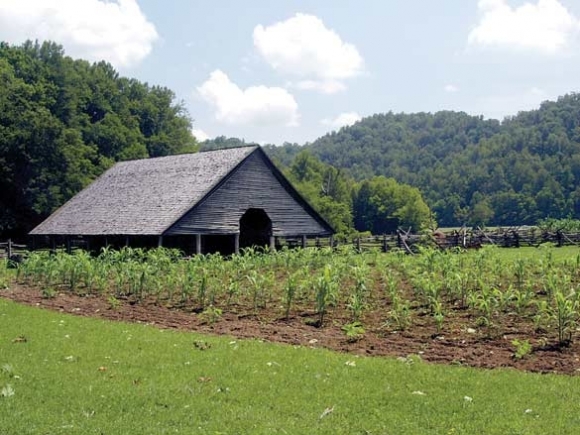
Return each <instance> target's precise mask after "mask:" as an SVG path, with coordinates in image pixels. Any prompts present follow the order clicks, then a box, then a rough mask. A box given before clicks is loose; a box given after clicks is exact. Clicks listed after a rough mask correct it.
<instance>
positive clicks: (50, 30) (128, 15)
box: [0, 0, 159, 67]
mask: <svg viewBox="0 0 580 435" xmlns="http://www.w3.org/2000/svg"><path fill="white" fill-rule="evenodd" d="M158 37H159V36H158V34H157V31H156V29H155V26H154V25H153V24H152V23H151V22H150V21H148V20H147V17H145V15H144V14H143V12H142V11H141V9H140V8H139V5H138V4H137V2H136V0H112V1H102V0H0V40H3V41H7V42H10V43H12V44H21V43H22V42H24V41H25V40H27V39H31V40H35V39H38V40H40V41H45V40H51V41H54V42H57V43H58V44H61V45H63V46H64V48H65V51H66V53H67V54H68V55H70V56H73V57H81V58H84V59H87V60H89V61H100V60H106V61H108V62H110V63H111V64H113V65H114V66H116V67H129V66H132V65H135V64H137V63H139V62H140V61H141V60H143V59H144V58H145V57H146V56H147V55H148V54H149V53H150V52H151V49H152V45H153V43H154V42H155V41H156V40H157V39H158Z"/></svg>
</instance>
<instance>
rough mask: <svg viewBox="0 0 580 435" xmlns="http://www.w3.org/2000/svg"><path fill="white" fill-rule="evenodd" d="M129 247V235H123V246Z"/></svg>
mask: <svg viewBox="0 0 580 435" xmlns="http://www.w3.org/2000/svg"><path fill="white" fill-rule="evenodd" d="M128 247H129V236H127V237H125V248H128Z"/></svg>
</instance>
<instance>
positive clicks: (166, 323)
mask: <svg viewBox="0 0 580 435" xmlns="http://www.w3.org/2000/svg"><path fill="white" fill-rule="evenodd" d="M0 297H3V298H6V299H11V300H14V301H16V302H19V303H23V304H27V305H32V306H38V307H42V308H46V309H50V310H55V311H59V312H65V313H69V314H73V315H78V316H87V317H97V318H104V319H109V320H114V321H124V322H139V323H147V324H151V325H154V326H156V327H159V328H172V329H180V330H186V331H196V332H203V333H211V334H215V335H228V336H233V337H236V338H254V339H261V340H266V341H271V342H278V343H286V344H292V345H301V346H308V347H323V348H327V349H332V350H336V351H339V352H348V353H352V354H359V355H367V356H390V357H408V356H409V355H419V356H420V357H421V358H422V359H423V360H424V361H428V362H433V363H440V364H453V365H465V366H470V367H480V368H489V369H492V368H499V367H512V368H514V369H518V370H525V371H531V372H539V373H564V374H570V375H572V374H577V373H580V345H579V344H578V343H577V342H572V343H570V344H569V345H567V346H558V345H555V343H556V342H557V340H556V339H555V337H553V336H550V335H547V334H546V333H545V332H542V333H538V332H537V331H534V330H533V328H532V326H531V325H530V324H526V323H525V322H522V321H520V320H519V319H518V317H517V316H515V315H514V316H512V317H509V318H504V319H502V322H501V324H502V330H501V331H497V330H489V329H486V328H477V329H475V328H473V324H474V321H473V319H472V318H470V317H469V316H468V314H466V313H462V312H460V311H458V312H457V313H455V314H454V315H453V316H452V318H451V319H450V320H449V321H448V322H447V324H446V326H445V327H444V328H443V330H442V331H441V332H440V334H433V331H434V328H433V323H432V320H431V319H429V318H427V316H425V319H421V318H420V317H419V318H417V319H415V321H414V322H413V325H412V326H411V327H409V328H408V329H406V330H405V331H396V330H393V329H392V328H390V327H388V325H385V324H384V319H383V320H381V319H380V318H378V317H377V318H373V316H372V315H368V316H366V317H365V318H364V320H363V323H364V325H365V333H364V334H363V336H362V337H361V338H359V339H355V340H352V339H351V340H349V339H347V337H346V336H345V333H344V332H343V331H342V329H341V327H342V325H344V324H345V323H348V319H341V318H339V317H337V316H334V317H333V316H332V315H329V317H328V318H327V320H326V321H325V325H324V327H318V326H316V325H315V323H316V322H315V319H316V315H315V313H313V312H307V311H298V312H293V313H292V315H291V316H289V318H288V319H285V318H283V317H282V316H281V313H280V310H279V309H278V308H275V307H273V308H271V309H270V310H267V309H263V310H260V312H259V313H258V315H253V314H248V310H244V309H243V307H239V308H238V309H236V307H235V306H232V307H231V309H228V310H227V311H224V313H223V314H222V315H221V317H220V318H219V319H218V320H217V321H216V322H215V323H213V324H208V323H207V322H206V321H204V318H203V316H199V315H197V314H196V313H194V312H191V311H189V312H188V311H185V310H183V309H179V308H170V307H166V306H163V305H161V304H155V303H153V301H151V302H140V303H135V302H134V301H129V300H122V299H121V300H120V303H119V304H118V306H115V307H113V306H112V305H111V304H110V303H109V302H108V301H107V298H106V297H97V296H76V295H73V294H70V293H64V292H63V293H57V294H56V296H55V297H54V298H50V299H46V298H43V297H42V295H41V292H40V291H39V290H38V289H34V288H28V287H24V286H20V285H14V286H12V288H11V289H9V290H3V291H0ZM116 305H117V304H116ZM514 339H519V340H528V341H529V342H530V343H531V344H532V346H533V349H532V352H531V354H529V355H525V356H524V357H523V358H516V357H515V355H514V354H515V350H516V349H515V346H514V344H513V343H512V341H513V340H514Z"/></svg>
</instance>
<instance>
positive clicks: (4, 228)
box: [0, 41, 198, 234]
mask: <svg viewBox="0 0 580 435" xmlns="http://www.w3.org/2000/svg"><path fill="white" fill-rule="evenodd" d="M0 81H1V82H2V86H1V87H0V192H1V193H0V234H25V233H26V232H27V231H29V230H30V229H31V227H32V226H34V225H35V224H36V223H38V222H40V221H41V220H42V219H44V218H45V217H46V216H48V215H49V214H50V213H51V212H52V211H54V210H55V208H57V207H59V206H60V205H61V204H63V202H65V201H66V200H68V199H69V198H70V197H72V196H73V195H74V194H75V193H77V192H78V191H79V190H81V189H82V188H83V187H85V186H86V185H87V184H89V183H90V182H91V181H92V180H93V179H95V178H96V177H97V176H98V175H100V174H101V173H102V172H103V171H104V170H105V169H107V168H108V167H110V166H111V165H112V164H113V163H115V162H116V161H120V160H129V159H138V158H144V157H155V156H164V155H169V154H176V153H184V152H193V151H196V150H197V147H198V146H197V143H196V141H195V138H194V137H193V136H192V135H191V132H190V131H191V122H190V119H189V116H188V114H187V112H186V110H185V108H184V106H183V104H181V103H179V102H176V101H175V95H174V93H173V92H172V91H170V90H169V89H167V88H163V87H159V86H149V85H148V84H144V83H141V82H139V81H137V80H135V79H129V78H125V77H120V76H119V75H118V73H117V72H116V71H115V70H114V69H113V67H112V66H111V65H110V64H108V63H105V62H99V63H94V64H90V63H88V62H86V61H83V60H73V59H71V58H70V57H67V56H65V54H64V50H63V48H62V47H61V46H59V45H57V44H55V43H52V42H45V43H43V44H39V43H34V42H30V41H28V42H26V43H24V44H23V45H21V46H10V45H9V44H6V43H0Z"/></svg>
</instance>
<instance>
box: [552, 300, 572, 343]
mask: <svg viewBox="0 0 580 435" xmlns="http://www.w3.org/2000/svg"><path fill="white" fill-rule="evenodd" d="M551 315H552V318H553V320H554V321H555V322H556V328H557V331H558V344H559V345H561V346H564V345H568V344H569V343H571V342H572V332H573V331H574V330H575V329H576V325H577V323H578V296H577V294H576V293H575V292H574V291H571V292H570V293H568V294H565V293H563V292H561V291H556V292H555V293H554V301H553V307H552V312H551Z"/></svg>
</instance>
